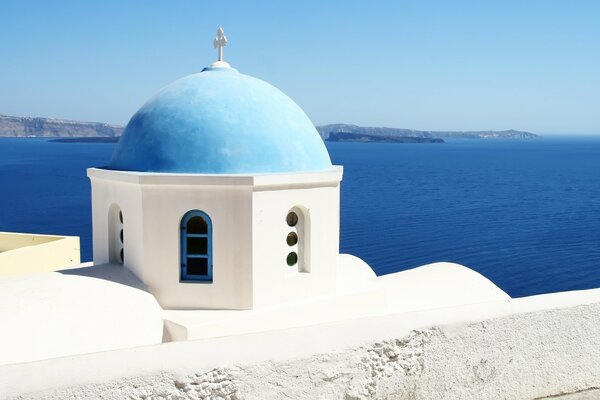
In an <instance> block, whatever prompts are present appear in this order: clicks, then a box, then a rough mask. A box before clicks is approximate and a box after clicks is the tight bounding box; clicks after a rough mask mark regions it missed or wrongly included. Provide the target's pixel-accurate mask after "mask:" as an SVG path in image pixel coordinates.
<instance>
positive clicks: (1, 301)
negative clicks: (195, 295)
mask: <svg viewBox="0 0 600 400" xmlns="http://www.w3.org/2000/svg"><path fill="white" fill-rule="evenodd" d="M96 268H98V269H96ZM111 268H113V269H114V270H111ZM99 271H105V275H111V274H112V275H113V276H115V277H116V276H118V275H122V272H123V268H122V267H117V268H116V269H115V267H110V266H108V267H105V268H99V267H84V268H81V269H70V270H68V271H63V272H62V273H59V272H43V273H38V274H35V275H28V276H21V277H12V278H3V279H0V321H1V324H2V329H0V365H2V364H11V363H22V362H27V361H33V360H40V359H45V358H51V357H61V356H67V355H73V354H82V353H91V352H99V351H107V350H114V349H119V348H127V347H132V346H144V345H150V344H156V343H161V340H162V333H163V322H162V309H161V308H160V306H159V305H158V303H157V302H156V300H155V299H154V298H153V297H152V296H151V295H150V294H149V293H146V292H144V291H142V290H139V289H136V288H133V287H131V286H127V285H124V284H121V283H115V282H112V281H110V280H106V279H100V278H94V277H92V275H93V274H94V273H98V272H99ZM84 275H90V276H84ZM128 279H129V280H130V281H131V282H133V281H135V278H134V277H133V276H132V275H131V274H129V277H128ZM0 392H1V391H0Z"/></svg>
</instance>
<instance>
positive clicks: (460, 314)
mask: <svg viewBox="0 0 600 400" xmlns="http://www.w3.org/2000/svg"><path fill="white" fill-rule="evenodd" d="M593 387H600V289H594V290H586V291H577V292H565V293H556V294H548V295H541V296H533V297H527V298H521V299H509V300H506V301H504V300H502V301H494V302H488V303H479V304H471V305H461V306H452V307H446V308H437V309H430V310H422V311H418V312H409V313H400V314H394V315H382V316H373V317H368V318H358V319H353V320H348V321H341V322H335V323H328V324H320V325H317V326H309V327H302V328H294V329H287V330H279V331H270V332H261V333H254V334H247V335H239V336H230V337H222V338H212V339H206V340H200V341H189V342H174V343H167V344H162V345H157V346H149V347H142V348H136V349H125V350H118V351H113V352H105V353H96V354H89V355H82V356H76V357H69V358H60V359H53V360H45V361H38V362H34V363H28V364H16V365H5V366H2V367H0V397H1V398H6V399H12V398H28V399H41V398H44V399H66V398H69V399H73V398H78V399H79V398H86V399H91V398H104V399H122V398H152V399H175V398H193V399H209V398H210V399H213V398H224V399H240V398H244V399H288V398H295V399H370V398H380V399H387V398H394V399H428V400H435V399H536V398H543V397H545V396H550V395H557V394H562V393H573V392H578V391H582V390H586V389H588V388H593ZM19 396H21V397H19Z"/></svg>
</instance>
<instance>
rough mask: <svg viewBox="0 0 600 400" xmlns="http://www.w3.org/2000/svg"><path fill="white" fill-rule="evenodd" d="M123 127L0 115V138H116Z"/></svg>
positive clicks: (100, 123) (99, 123)
mask: <svg viewBox="0 0 600 400" xmlns="http://www.w3.org/2000/svg"><path fill="white" fill-rule="evenodd" d="M121 133H123V127H122V126H119V125H110V124H105V123H102V122H80V121H69V120H64V119H54V118H34V117H11V116H8V115H0V137H116V136H121Z"/></svg>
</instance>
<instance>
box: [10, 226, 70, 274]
mask: <svg viewBox="0 0 600 400" xmlns="http://www.w3.org/2000/svg"><path fill="white" fill-rule="evenodd" d="M80 262H81V260H80V252H79V237H77V236H53V235H36V234H29V233H13V232H0V277H2V276H16V275H26V274H31V273H35V272H42V271H56V270H59V269H64V268H68V267H71V266H74V265H78V264H80Z"/></svg>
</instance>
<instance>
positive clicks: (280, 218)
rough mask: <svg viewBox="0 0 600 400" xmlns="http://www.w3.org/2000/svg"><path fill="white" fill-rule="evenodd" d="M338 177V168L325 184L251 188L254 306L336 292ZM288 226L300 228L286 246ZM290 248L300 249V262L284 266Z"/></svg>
mask: <svg viewBox="0 0 600 400" xmlns="http://www.w3.org/2000/svg"><path fill="white" fill-rule="evenodd" d="M339 179H341V171H340V173H339V178H338V179H337V181H333V182H328V183H326V184H323V183H322V182H319V183H318V184H309V183H307V184H306V185H303V186H302V187H289V188H288V187H284V188H279V187H278V188H276V189H275V190H273V189H269V188H266V189H264V190H255V192H254V194H253V254H252V256H253V262H254V270H253V280H254V305H255V308H259V307H264V306H270V305H277V304H283V303H286V302H289V301H297V300H301V299H306V298H310V297H315V296H322V295H327V294H334V293H335V290H336V266H337V257H338V255H339V213H340V208H339V207H340V198H339V190H340V187H339ZM290 211H295V212H296V213H297V214H298V216H299V219H300V220H299V223H298V226H297V227H294V228H291V227H290V226H288V224H287V223H286V216H287V215H288V213H289V212H290ZM305 225H309V226H305ZM307 228H308V229H307ZM292 231H294V232H297V233H298V235H299V236H298V239H299V244H298V245H296V246H291V247H290V246H288V244H287V243H286V238H287V235H288V233H289V232H292ZM292 251H296V252H298V254H299V260H298V261H299V263H298V264H297V265H294V266H288V264H287V261H286V259H287V256H288V254H289V253H290V252H292ZM305 271H309V272H305Z"/></svg>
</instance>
